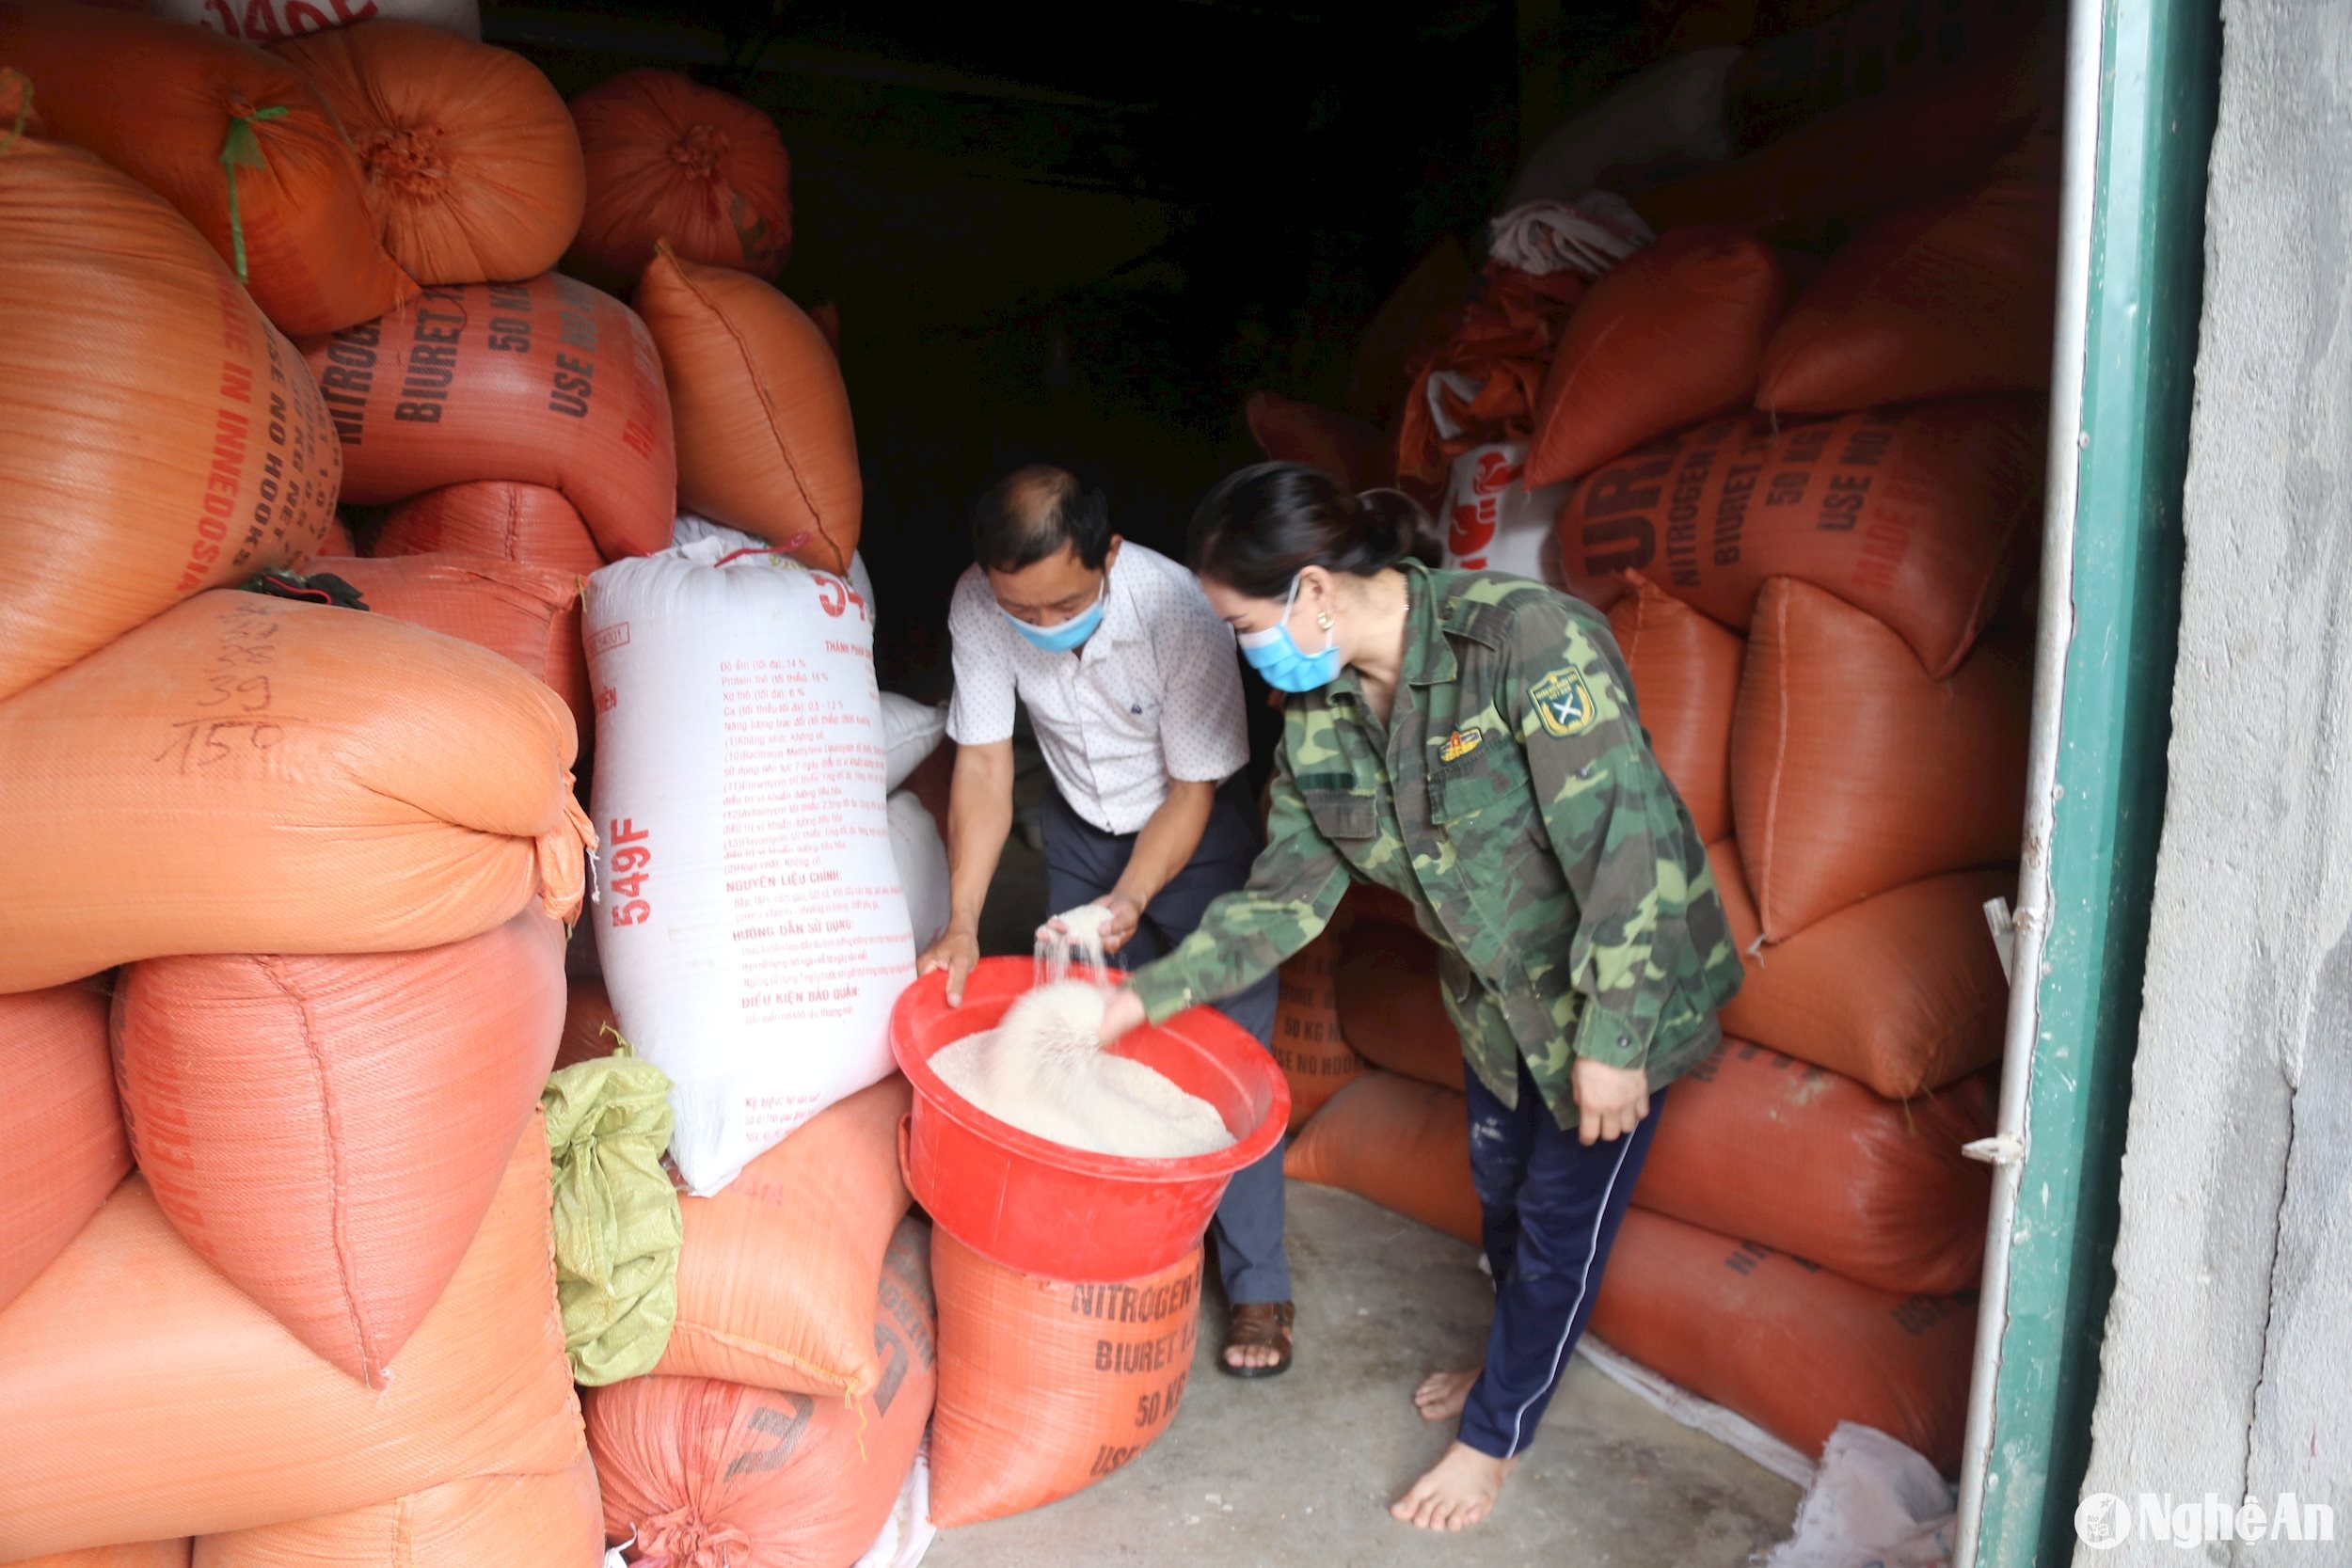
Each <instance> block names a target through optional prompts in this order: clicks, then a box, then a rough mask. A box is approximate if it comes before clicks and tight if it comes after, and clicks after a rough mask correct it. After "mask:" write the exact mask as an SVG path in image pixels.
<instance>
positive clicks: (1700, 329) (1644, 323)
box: [1527, 228, 1790, 490]
mask: <svg viewBox="0 0 2352 1568" xmlns="http://www.w3.org/2000/svg"><path fill="white" fill-rule="evenodd" d="M1789 284H1790V278H1789V274H1788V266H1787V264H1786V263H1785V262H1784V261H1782V259H1781V256H1780V253H1779V252H1777V251H1775V250H1774V249H1773V248H1772V246H1771V245H1766V244H1765V243H1764V242H1763V241H1761V240H1759V239H1757V238H1756V236H1755V235H1754V234H1752V233H1747V232H1743V231H1741V230H1736V229H1711V228H1698V229H1677V230H1673V231H1672V232H1670V233H1667V234H1663V235H1661V236H1660V237H1659V239H1658V241H1657V243H1656V244H1654V245H1650V246H1648V247H1647V248H1646V249H1644V250H1641V251H1637V252H1635V253H1634V255H1633V256H1631V257H1630V258H1629V259H1628V260H1626V261H1620V262H1619V263H1617V265H1616V266H1615V267H1614V268H1613V269H1612V270H1611V271H1609V272H1607V273H1605V274H1603V275H1602V277H1601V278H1600V280H1599V281H1598V282H1597V283H1595V284H1594V285H1593V289H1592V292H1591V293H1588V294H1586V295H1585V296H1584V301H1583V303H1582V304H1581V305H1579V306H1578V307H1577V308H1576V314H1574V315H1572V316H1570V317H1569V318H1568V325H1567V330H1566V331H1565V332H1564V333H1563V334H1562V335H1561V338H1560V347H1559V350H1558V352H1557V353H1555V354H1554V355H1553V356H1552V360H1551V371H1550V373H1549V375H1547V376H1546V377H1545V378H1544V389H1543V394H1542V396H1541V397H1540V398H1539V399H1538V400H1537V403H1536V405H1535V436H1534V444H1533V445H1532V446H1531V447H1530V448H1529V449H1528V453H1527V487H1528V488H1529V489H1531V490H1537V489H1541V488H1542V487H1543V486H1545V485H1547V484H1557V483H1561V482H1562V481H1564V480H1570V479H1577V478H1581V476H1583V475H1585V474H1588V473H1590V472H1592V470H1593V469H1595V468H1597V467H1600V466H1601V465H1602V464H1603V463H1606V462H1608V461H1609V460H1610V459H1611V458H1613V457H1616V456H1619V455H1621V454H1623V453H1625V452H1628V451H1632V450H1633V449H1634V448H1635V447H1638V446H1641V445H1643V444H1645V443H1646V442H1649V441H1653V440H1655V439H1657V438H1658V437H1659V436H1662V435H1664V434H1665V433H1666V432H1668V431H1670V430H1679V429H1681V428H1682V427H1683V426H1685V425H1689V424H1695V423H1697V422H1698V421H1699V420H1708V419H1713V418H1714V417H1715V416H1717V415H1719V414H1727V413H1729V412H1731V411H1732V410H1733V409H1735V408H1744V407H1745V406H1747V404H1748V403H1749V402H1750V400H1752V399H1753V398H1754V397H1755V396H1756V365H1757V362H1758V361H1759V360H1761V359H1762V358H1763V356H1764V344H1765V342H1766V341H1768V340H1769V339H1770V338H1771V337H1772V328H1773V326H1774V325H1776V324H1777V323H1778V322H1779V320H1780V312H1781V308H1782V307H1783V306H1785V305H1787V304H1788V293H1789Z"/></svg>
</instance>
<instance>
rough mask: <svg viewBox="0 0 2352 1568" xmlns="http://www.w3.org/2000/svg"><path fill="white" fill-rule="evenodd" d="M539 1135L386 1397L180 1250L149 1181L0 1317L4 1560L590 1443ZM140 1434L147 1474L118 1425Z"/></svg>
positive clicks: (223, 1521)
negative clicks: (565, 1319)
mask: <svg viewBox="0 0 2352 1568" xmlns="http://www.w3.org/2000/svg"><path fill="white" fill-rule="evenodd" d="M549 1202H550V1196H549V1193H548V1148H547V1142H546V1136H545V1134H544V1133H542V1132H539V1131H538V1128H537V1122H536V1118H535V1117H534V1118H533V1121H532V1126H531V1127H530V1128H528V1129H527V1130H526V1131H525V1132H524V1135H523V1136H522V1137H521V1138H520V1139H519V1140H518V1141H517V1142H516V1148H515V1155H514V1158H513V1160H512V1161H511V1162H510V1163H509V1164H508V1165H507V1167H506V1174H505V1178H504V1180H502V1181H501V1183H500V1185H499V1190H498V1196H497V1197H496V1198H495V1199H494V1200H493V1201H492V1202H491V1205H490V1212H489V1214H488V1215H487V1217H485V1219H484V1221H483V1224H482V1228H481V1230H480V1232H479V1233H478V1234H476V1236H475V1237H474V1243H473V1246H472V1248H471V1250H469V1252H468V1253H467V1254H466V1261H465V1263H464V1265H463V1266H461V1267H460V1268H459V1269H458V1271H457V1275H456V1277H455V1278H453V1279H452V1280H451V1281H450V1286H449V1289H448V1291H445V1292H443V1294H442V1296H441V1299H440V1301H439V1302H438V1303H437V1305H436V1306H435V1307H434V1308H433V1310H432V1311H431V1312H430V1313H429V1314H427V1315H426V1317H425V1320H424V1325H423V1326H422V1327H421V1328H420V1329H419V1330H418V1331H417V1333H416V1334H415V1336H414V1337H412V1338H410V1339H409V1341H408V1347H407V1349H405V1351H403V1352H402V1353H401V1355H400V1360H399V1361H398V1363H397V1364H396V1365H395V1366H394V1367H393V1373H394V1376H393V1380H392V1386H391V1387H390V1388H389V1390H385V1391H383V1392H378V1391H377V1390H375V1389H373V1388H369V1387H367V1386H364V1385H362V1384H360V1383H358V1382H356V1381H354V1380H353V1379H352V1378H350V1377H347V1376H345V1375H344V1374H343V1373H342V1371H340V1370H337V1369H335V1368H334V1367H331V1366H329V1365H328V1364H327V1363H326V1362H325V1361H322V1360H320V1359H319V1358H318V1357H317V1356H315V1355H313V1354H310V1352H309V1351H308V1350H306V1349H304V1348H303V1346H302V1345H301V1344H300V1343H299V1342H298V1341H296V1340H295V1339H294V1337H293V1336H292V1335H290V1334H288V1333H287V1332H286V1330H285V1329H284V1328H283V1327H281V1326H280V1325H279V1324H278V1321H277V1320H276V1319H275V1318H272V1317H271V1316H270V1315H269V1314H268V1313H267V1312H265V1311H263V1310H262V1308H261V1307H258V1306H256V1305H255V1304H254V1303H253V1301H252V1299H251V1298H249V1297H248V1296H246V1294H245V1292H243V1291H240V1290H238V1289H237V1288H236V1287H235V1286H234V1285H231V1284H230V1283H229V1281H228V1280H226V1279H224V1278H222V1277H221V1275H219V1273H218V1272H217V1271H215V1269H214V1268H213V1267H212V1266H211V1265H210V1264H208V1263H206V1262H205V1261H204V1260H203V1259H201V1258H199V1257H198V1256H197V1255H196V1254H195V1253H194V1252H192V1251H190V1250H189V1249H188V1245H187V1243H185V1242H183V1241H182V1240H181V1239H180V1236H179V1234H178V1232H176V1231H174V1230H173V1229H172V1227H171V1224H170V1222H169V1221H168V1220H167V1219H165V1218H164V1215H163V1211H162V1210H161V1209H159V1208H157V1207H156V1205H155V1200H154V1198H153V1197H152V1196H150V1194H149V1192H148V1188H147V1182H146V1180H145V1179H144V1178H142V1177H137V1176H134V1177H133V1178H132V1179H131V1180H128V1181H125V1182H124V1183H123V1184H122V1185H121V1187H119V1189H117V1191H116V1193H115V1196H113V1197H111V1198H109V1199H107V1201H106V1206H105V1207H104V1208H103V1209H101V1210H100V1211H99V1212H98V1217H97V1218H95V1219H93V1220H92V1221H90V1223H89V1225H88V1227H87V1228H86V1229H84V1230H83V1232H82V1234H81V1235H80V1236H78V1237H76V1238H74V1242H73V1244H72V1246H70V1247H68V1248H67V1249H66V1251H65V1255H64V1256H63V1257H61V1258H59V1259H57V1261H56V1263H54V1264H52V1265H51V1266H50V1269H49V1272H48V1273H46V1274H44V1275H41V1276H40V1278H39V1279H37V1280H35V1281H34V1282H33V1284H32V1287H31V1289H29V1290H27V1291H25V1292H24V1294H23V1295H22V1296H19V1297H18V1298H17V1299H16V1302H15V1304H14V1305H13V1306H11V1307H9V1308H8V1311H6V1312H5V1313H0V1424H5V1428H6V1430H7V1431H8V1433H10V1434H11V1441H10V1443H9V1446H8V1452H7V1454H6V1456H5V1457H0V1559H8V1560H13V1559H15V1558H18V1557H24V1556H38V1555H39V1554H40V1553H42V1552H61V1551H71V1550H73V1549H76V1548H78V1547H82V1546H88V1545H95V1544H103V1543H106V1542H111V1541H119V1540H125V1539H129V1540H139V1541H154V1540H163V1539H166V1538H168V1537H171V1536H175V1535H212V1534H217V1533H220V1532H223V1531H227V1530H239V1529H249V1528H253V1527H255V1526H257V1525H265V1524H273V1523H277V1522H279V1521H282V1520H284V1519H286V1518H287V1517H288V1516H289V1515H291V1516H293V1517H294V1518H310V1517H312V1516H315V1515H319V1514H326V1513H345V1512H347V1511H349V1510H351V1509H356V1508H363V1507H366V1506H368V1505H370V1504H372V1503H377V1502H381V1501H383V1500H384V1499H385V1498H387V1497H403V1496H405V1495H406V1494H408V1493H411V1492H418V1491H422V1490H423V1489H425V1488H426V1487H431V1486H437V1485H439V1484H440V1483H441V1482H443V1481H456V1480H460V1479H462V1478H464V1477H467V1476H473V1475H540V1474H547V1473H548V1472H552V1471H557V1470H562V1469H564V1467H565V1466H567V1465H570V1464H571V1463H572V1461H573V1459H574V1457H575V1456H577V1455H578V1453H579V1452H580V1406H579V1404H578V1403H577V1402H575V1401H574V1399H573V1397H572V1386H571V1366H570V1363H569V1362H567V1361H566V1360H565V1359H564V1329H563V1323H562V1321H561V1320H560V1318H559V1316H558V1314H557V1312H556V1306H555V1270H554V1265H553V1263H552V1261H551V1259H552V1254H553V1244H554V1243H553V1239H552V1236H551V1233H550V1228H549V1222H548V1204H549ZM125 1432H136V1433H138V1434H139V1441H138V1452H137V1460H136V1465H137V1470H136V1474H135V1475H131V1474H129V1473H128V1472H127V1471H126V1470H125V1465H128V1464H130V1463H131V1462H130V1460H129V1459H128V1458H127V1457H126V1456H125V1454H124V1452H123V1448H122V1435H121V1434H122V1433H125Z"/></svg>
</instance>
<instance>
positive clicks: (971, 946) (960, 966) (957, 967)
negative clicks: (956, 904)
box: [914, 927, 980, 1007]
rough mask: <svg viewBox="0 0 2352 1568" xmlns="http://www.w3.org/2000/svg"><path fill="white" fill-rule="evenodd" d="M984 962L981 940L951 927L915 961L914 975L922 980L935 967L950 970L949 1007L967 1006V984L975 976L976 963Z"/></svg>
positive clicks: (948, 983)
mask: <svg viewBox="0 0 2352 1568" xmlns="http://www.w3.org/2000/svg"><path fill="white" fill-rule="evenodd" d="M979 961H980V939H979V938H978V937H977V935H975V934H974V933H972V932H970V931H965V930H960V929H957V928H955V927H949V928H948V930H947V934H946V935H945V936H943V937H941V938H940V939H939V940H938V941H937V942H932V943H931V944H930V948H929V949H928V950H926V951H925V952H924V954H923V956H922V957H921V958H917V959H915V960H914V977H915V978H916V979H918V980H919V979H921V978H922V977H923V976H924V975H926V974H930V972H931V971H932V970H934V969H944V970H946V972H947V1006H950V1007H961V1006H963V983H964V981H966V980H968V979H970V978H971V977H972V966H973V965H974V964H976V963H978V962H979Z"/></svg>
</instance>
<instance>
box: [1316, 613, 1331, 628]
mask: <svg viewBox="0 0 2352 1568" xmlns="http://www.w3.org/2000/svg"><path fill="white" fill-rule="evenodd" d="M1315 625H1316V626H1317V627H1319V628H1320V629H1322V630H1324V631H1329V630H1330V629H1331V612H1330V611H1329V610H1319V611H1317V612H1316V615H1315Z"/></svg>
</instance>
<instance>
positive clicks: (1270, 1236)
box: [1044, 774, 1291, 1307]
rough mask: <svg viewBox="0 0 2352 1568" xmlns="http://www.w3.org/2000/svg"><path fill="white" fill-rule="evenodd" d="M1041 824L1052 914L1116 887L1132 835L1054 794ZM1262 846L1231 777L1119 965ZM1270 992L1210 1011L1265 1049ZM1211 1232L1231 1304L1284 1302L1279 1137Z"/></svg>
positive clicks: (1244, 867) (1135, 960)
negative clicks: (1093, 820)
mask: <svg viewBox="0 0 2352 1568" xmlns="http://www.w3.org/2000/svg"><path fill="white" fill-rule="evenodd" d="M1044 828H1045V899H1046V902H1047V903H1048V904H1050V905H1051V906H1052V908H1051V909H1050V910H1049V911H1047V913H1048V914H1049V915H1054V914H1059V913H1061V912H1062V911H1064V910H1074V909H1076V908H1077V907H1078V906H1079V905H1081V904H1091V903H1093V902H1094V901H1095V900H1096V899H1098V898H1102V897H1104V896H1106V895H1108V894H1109V893H1110V891H1111V890H1112V889H1113V888H1115V887H1117V886H1118V885H1119V879H1120V877H1121V876H1122V875H1124V874H1125V872H1126V870H1127V857H1128V856H1129V855H1130V854H1132V853H1133V852H1134V851H1135V847H1136V835H1135V834H1134V833H1109V832H1104V831H1103V830H1102V829H1100V828H1097V827H1094V826H1092V825H1091V824H1089V823H1088V822H1087V821H1086V820H1085V819H1083V818H1082V817H1080V816H1078V814H1077V813H1075V812H1073V811H1072V810H1071V809H1070V807H1069V805H1068V804H1067V803H1065V802H1064V801H1063V800H1062V798H1061V795H1060V793H1059V792H1058V791H1057V792H1056V793H1055V794H1054V795H1053V797H1052V798H1051V799H1050V800H1048V801H1047V802H1046V806H1045V820H1044ZM1263 847H1265V836H1264V833H1263V831H1262V830H1261V829H1260V827H1259V823H1258V814H1257V811H1256V809H1255V808H1254V807H1253V806H1252V805H1251V803H1250V800H1249V793H1248V786H1247V785H1246V784H1244V783H1243V782H1242V779H1241V776H1240V775H1239V774H1236V775H1235V776H1233V777H1232V778H1231V779H1228V780H1226V781H1225V784H1223V785H1222V786H1221V787H1220V788H1219V789H1218V790H1217V792H1216V804H1215V806H1213V807H1212V808H1211V810H1210V812H1209V825H1208V827H1207V828H1206V829H1205V830H1204V831H1203V832H1201V834H1200V847H1199V848H1198V849H1195V850H1194V851H1193V854H1192V859H1191V861H1190V862H1188V863H1186V864H1185V866H1184V869H1183V870H1182V871H1180V872H1178V873H1177V874H1176V876H1175V879H1173V880H1171V881H1170V882H1169V883H1168V885H1167V886H1166V887H1164V888H1162V889H1160V891H1159V893H1158V894H1157V895H1155V896H1154V897H1153V898H1152V907H1151V908H1149V909H1147V910H1145V911H1143V919H1142V921H1141V922H1140V923H1139V924H1138V925H1137V926H1136V934H1135V935H1134V936H1132V937H1130V938H1128V939H1127V945H1126V946H1125V947H1124V948H1122V949H1121V950H1120V953H1119V955H1118V958H1117V960H1116V961H1117V962H1119V963H1120V965H1121V966H1122V967H1125V968H1129V969H1135V968H1139V967H1140V966H1142V965H1144V964H1147V963H1149V962H1151V961H1152V959H1153V958H1159V957H1160V956H1161V955H1163V954H1165V953H1167V952H1168V950H1169V949H1170V948H1172V947H1174V946H1175V945H1176V944H1177V943H1178V942H1182V941H1184V938H1186V937H1188V936H1190V935H1191V934H1192V932H1193V928H1194V927H1197V926H1199V925H1200V917H1201V915H1202V914H1204V913H1205V912H1207V911H1208V908H1209V905H1210V904H1211V903H1212V902H1214V901H1215V900H1216V897H1217V895H1220V894H1226V893H1232V892H1233V891H1235V890H1236V889H1238V888H1239V887H1241V885H1242V884H1243V883H1245V882H1247V881H1248V880H1249V865H1250V863H1251V862H1252V861H1254V860H1256V859H1257V858H1258V851H1259V850H1260V849H1262V848H1263ZM1277 989H1278V982H1277V980H1276V977H1275V976H1273V975H1271V974H1269V975H1267V976H1266V977H1265V978H1264V979H1263V981H1261V982H1259V983H1258V984H1257V985H1255V986H1252V987H1251V988H1250V989H1249V990H1246V991H1244V992H1242V993H1241V994H1240V995H1239V996H1235V997H1232V998H1230V999H1228V1000H1227V1001H1225V1002H1224V1003H1222V1004H1220V1005H1219V1006H1218V1008H1217V1010H1218V1011H1219V1012H1221V1013H1223V1014H1224V1015H1225V1016H1226V1017H1228V1018H1230V1019H1232V1021H1233V1022H1235V1023H1238V1024H1240V1025H1241V1026H1242V1027H1243V1028H1244V1029H1246V1030H1248V1032H1249V1033H1250V1034H1251V1035H1252V1036H1253V1037H1256V1039H1257V1041H1258V1043H1259V1044H1260V1045H1262V1046H1265V1047H1266V1048H1267V1049H1269V1050H1271V1049H1272V1042H1273V1039H1274V1003H1275V995H1276V991H1277ZM1212 1229H1213V1230H1214V1232H1215V1234H1216V1257H1217V1269H1218V1272H1219V1273H1220V1274H1221V1275H1223V1276H1224V1281H1225V1295H1226V1299H1227V1300H1228V1301H1229V1302H1231V1303H1232V1304H1233V1305H1234V1306H1236V1307H1239V1306H1243V1305H1246V1304H1248V1303H1250V1302H1266V1301H1288V1300H1290V1299H1291V1271H1290V1262H1289V1260H1288V1259H1286V1258H1285V1257H1284V1256H1283V1252H1282V1146H1281V1145H1280V1144H1279V1143H1277V1144H1276V1145H1275V1147H1274V1148H1272V1149H1271V1150H1269V1151H1268V1152H1267V1154H1266V1156H1265V1158H1264V1159H1263V1160H1260V1161H1259V1162H1258V1163H1257V1164H1253V1165H1251V1166H1249V1167H1248V1169H1246V1170H1241V1171H1236V1172H1235V1173H1234V1174H1233V1180H1232V1185H1231V1186H1229V1187H1227V1188H1226V1189H1225V1198H1224V1201H1223V1202H1221V1203H1219V1204H1218V1205H1217V1210H1216V1223H1215V1225H1214V1226H1213V1227H1212Z"/></svg>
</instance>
